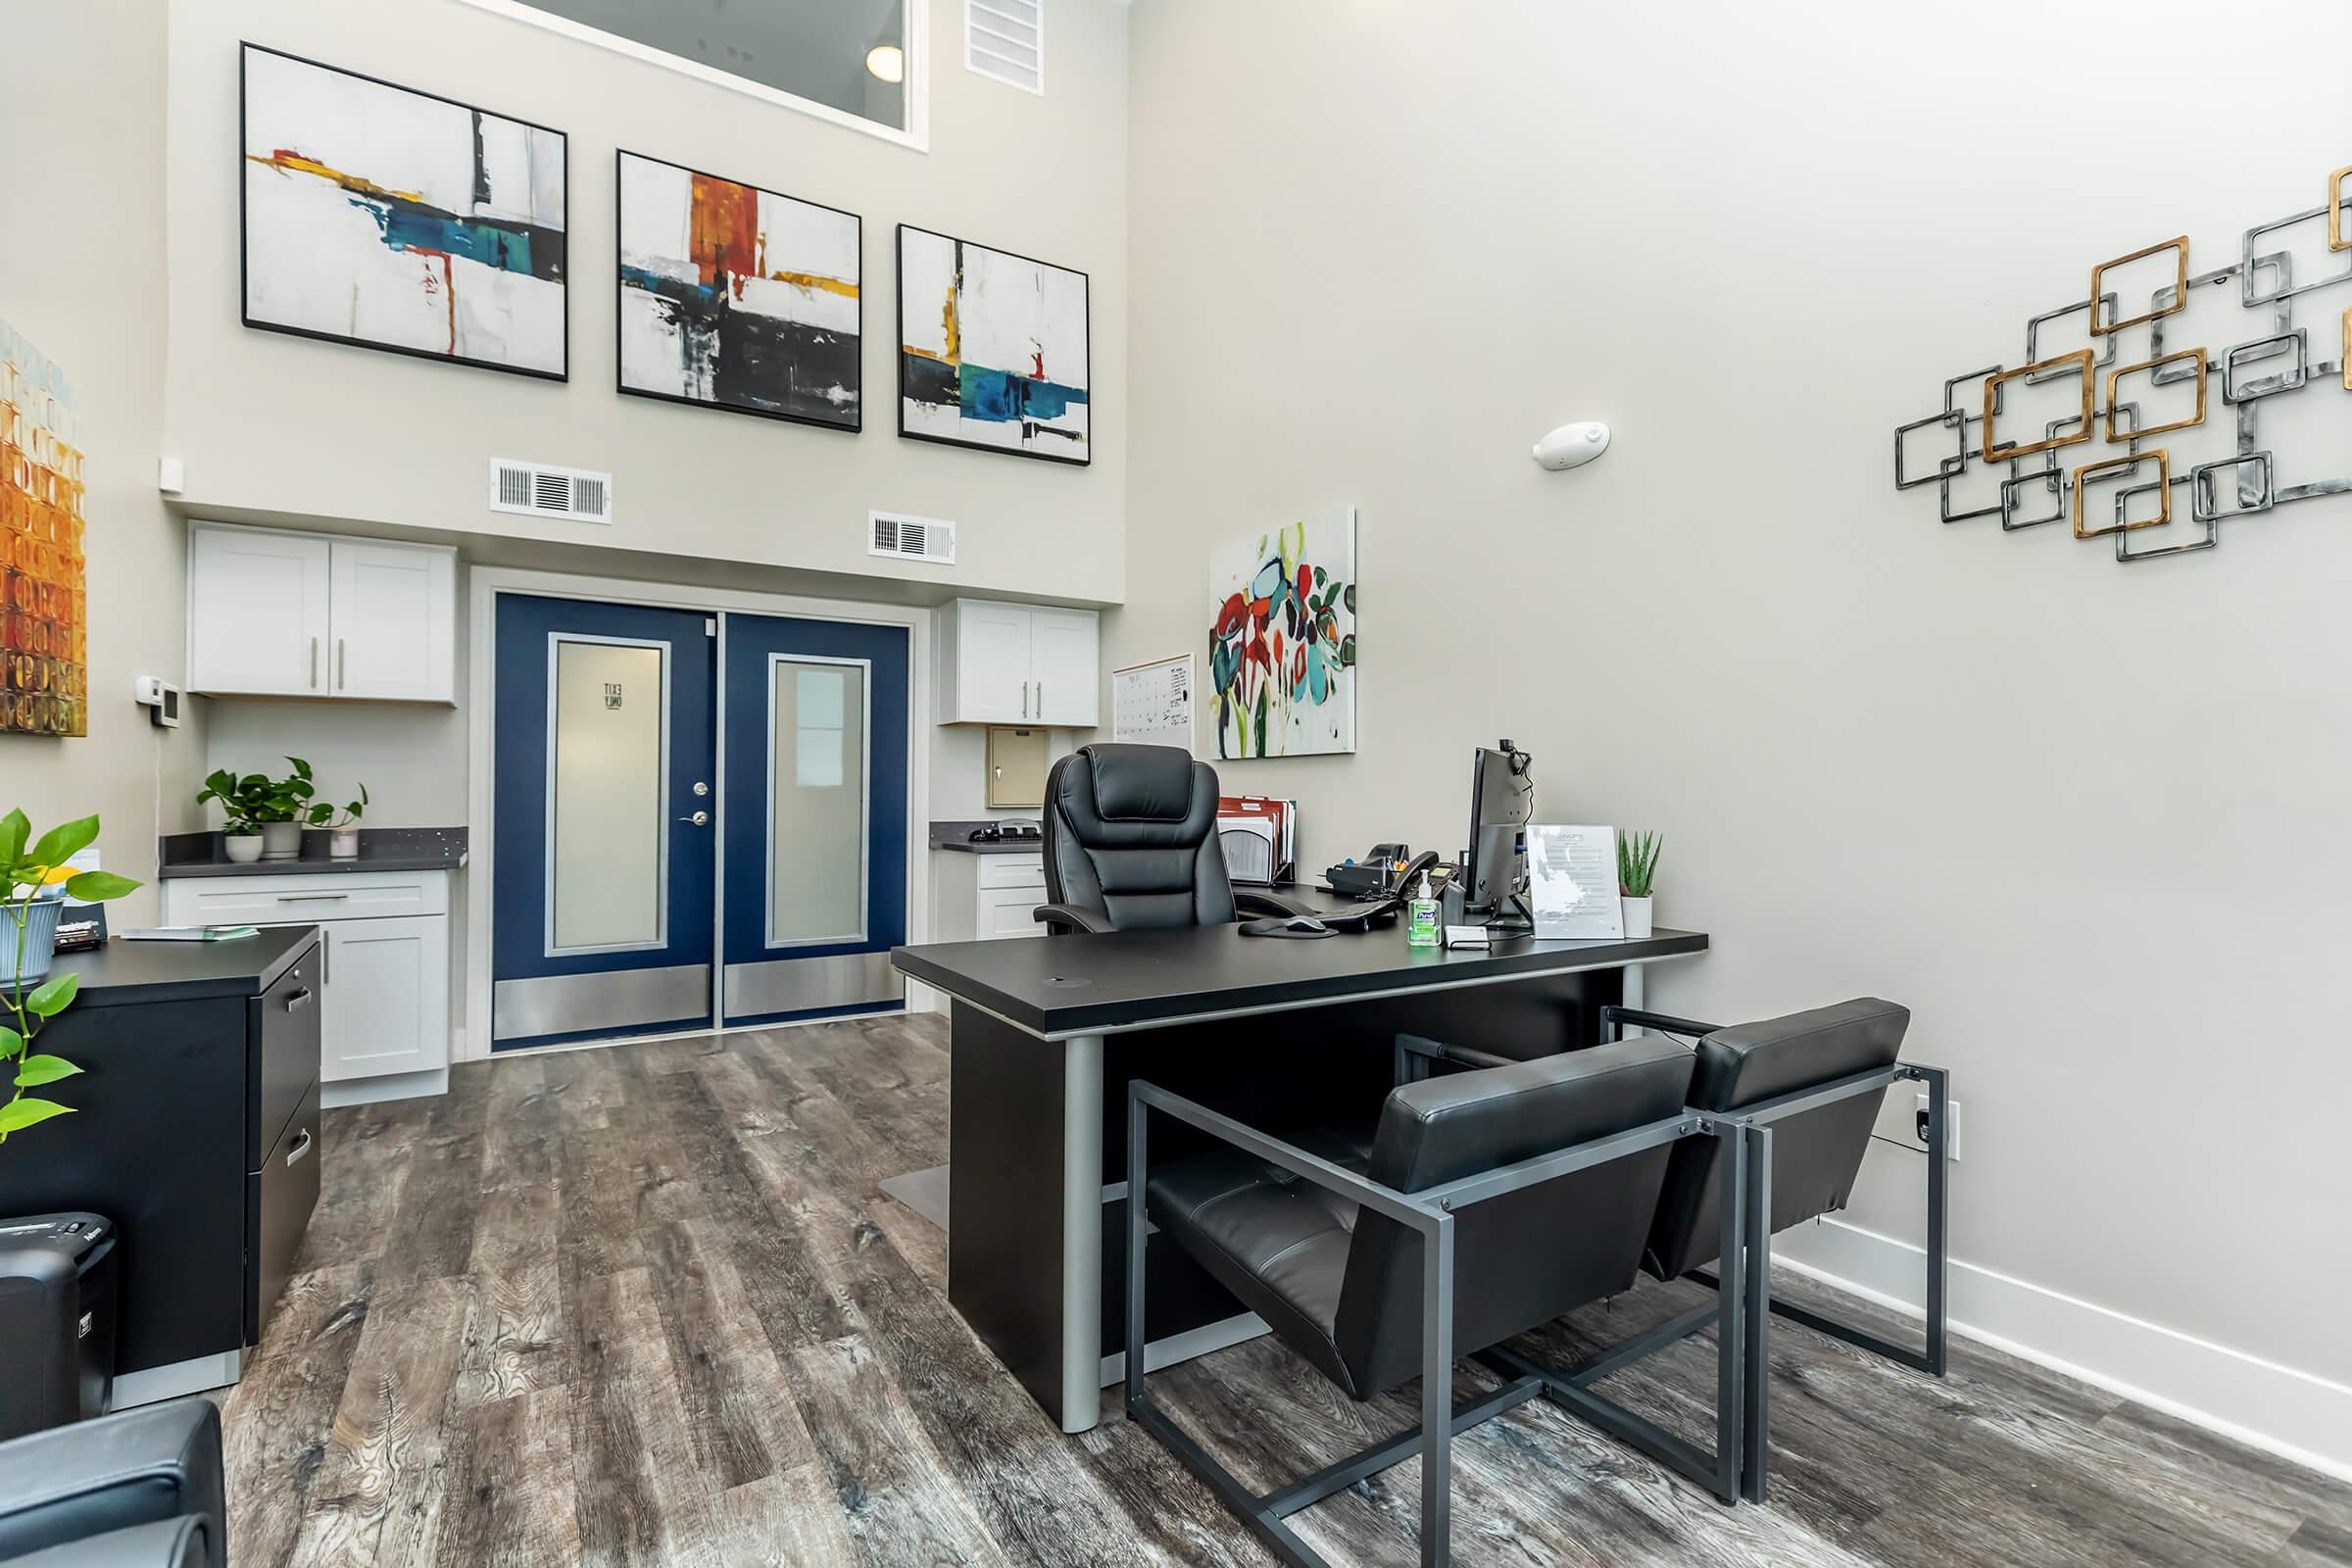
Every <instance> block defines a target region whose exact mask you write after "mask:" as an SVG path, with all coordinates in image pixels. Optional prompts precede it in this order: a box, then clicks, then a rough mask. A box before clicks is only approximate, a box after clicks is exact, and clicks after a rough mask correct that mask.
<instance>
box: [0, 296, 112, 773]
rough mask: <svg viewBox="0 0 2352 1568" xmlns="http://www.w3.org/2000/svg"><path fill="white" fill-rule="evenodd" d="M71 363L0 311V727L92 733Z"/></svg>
mask: <svg viewBox="0 0 2352 1568" xmlns="http://www.w3.org/2000/svg"><path fill="white" fill-rule="evenodd" d="M74 404H75V397H74V391H73V380H72V379H71V378H70V377H69V376H67V374H66V371H65V368H64V367H63V366H61V365H59V364H58V363H57V362H56V361H54V360H52V359H50V358H49V357H48V356H47V355H45V354H43V353H42V352H41V351H40V350H39V349H37V348H35V347H33V345H32V344H31V343H29V342H27V341H26V340H25V338H23V337H21V336H19V335H18V334H17V333H16V332H15V331H14V330H12V329H11V328H10V326H9V324H8V322H6V321H5V320H0V734H7V733H11V732H13V733H16V734H21V735H69V736H72V735H87V734H88V733H89V732H90V719H89V697H90V671H89V665H90V614H89V610H90V607H89V580H88V570H87V566H88V563H87V559H86V557H85V555H84V551H85V549H86V547H87V532H88V526H89V514H88V511H87V509H86V508H85V506H84V505H83V488H82V486H83V480H82V468H81V464H82V434H81V417H80V415H79V414H78V413H77V412H76V410H75V407H74Z"/></svg>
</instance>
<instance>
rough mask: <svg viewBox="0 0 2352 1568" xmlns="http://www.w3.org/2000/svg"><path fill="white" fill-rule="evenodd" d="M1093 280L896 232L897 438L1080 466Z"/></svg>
mask: <svg viewBox="0 0 2352 1568" xmlns="http://www.w3.org/2000/svg"><path fill="white" fill-rule="evenodd" d="M1088 333H1089V305H1088V299H1087V277H1086V274H1085V273H1084V272H1074V271H1071V270H1069V269H1068V268H1066V267H1054V266H1051V265H1049V264H1047V263H1045V262H1040V261H1034V260H1032V259H1030V258H1029V257H1026V256H1015V255H1013V254H1012V253H1011V252H1010V251H998V250H990V249H989V248H988V247H987V246H985V245H974V244H971V243H970V242H969V241H966V240H960V239H951V238H949V237H948V236H947V235H945V234H934V233H932V232H931V231H930V230H929V229H924V228H912V227H909V226H908V225H907V224H905V223H901V224H900V225H899V434H901V435H903V436H906V437H907V438H909V439H911V440H915V441H939V442H944V443H946V444H948V445H950V446H958V447H978V448H980V449H981V450H983V451H987V452H1009V453H1011V454H1013V455H1014V456H1016V457H1023V458H1043V459H1045V460H1047V461H1048V462H1052V463H1072V464H1080V465H1084V464H1086V463H1088V462H1091V461H1092V454H1091V451H1090V449H1089V446H1088V431H1089V415H1090V414H1091V413H1092V408H1091V405H1090V403H1089V400H1088V394H1087V383H1088V358H1087V356H1088V341H1087V339H1088Z"/></svg>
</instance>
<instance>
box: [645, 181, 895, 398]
mask: <svg viewBox="0 0 2352 1568" xmlns="http://www.w3.org/2000/svg"><path fill="white" fill-rule="evenodd" d="M624 158H634V159H636V160H637V161H638V162H640V163H647V164H660V165H662V167H663V168H664V169H677V170H683V171H684V172H687V173H689V174H699V175H701V176H702V177H703V178H705V179H716V180H722V181H724V182H725V183H727V184H729V185H741V186H743V187H744V188H746V189H747V190H756V191H759V192H760V193H761V194H762V195H767V196H780V197H782V198H783V199H784V200H786V201H789V202H799V203H800V204H801V205H802V206H804V207H820V208H823V209H824V210H825V211H826V212H828V213H839V214H840V215H841V216H842V217H844V218H847V219H849V220H850V221H853V222H855V223H856V224H857V225H858V357H857V362H856V363H857V366H858V417H857V419H856V420H855V421H854V422H852V423H849V424H844V423H842V422H840V421H839V420H837V419H818V418H811V417H809V416H807V415H802V414H792V413H788V412H787V411H785V410H782V409H754V408H747V407H745V406H744V405H742V404H740V403H715V402H711V401H709V400H706V399H703V398H689V397H679V396H676V395H674V394H672V393H668V392H649V391H647V390H646V389H645V388H644V387H636V386H630V385H629V384H628V383H627V382H625V381H624V380H622V379H621V375H622V368H621V342H620V302H621V299H622V297H623V295H624V293H625V291H626V289H627V287H628V285H627V284H625V283H623V282H622V281H621V276H620V266H621V253H620V236H621V229H622V226H623V223H622V219H623V214H622V212H621V193H620V171H621V160H622V159H624ZM613 390H614V391H615V392H617V393H619V394H620V395H621V396H622V397H629V398H644V399H646V400H648V401H649V402H654V403H675V404H678V405H680V406H681V407H684V408H689V409H716V410H718V411H719V412H721V413H724V414H748V415H751V416H752V417H755V418H760V419H776V420H780V421H782V422H783V423H786V424H805V425H807V426H809V428H811V429H815V430H834V431H838V432H840V433H842V434H844V435H861V434H863V433H864V431H865V217H864V215H863V214H861V213H853V212H851V211H850V210H849V209H848V208H846V207H835V206H833V205H832V204H831V203H830V202H812V201H810V200H809V198H807V197H806V196H795V195H793V194H792V193H791V192H790V191H782V190H773V189H770V188H769V187H768V186H765V185H758V184H754V183H753V182H752V181H750V180H748V179H732V178H729V177H728V176H727V175H725V174H714V173H712V172H711V171H709V170H707V169H696V168H694V167H693V166H692V165H690V164H680V163H675V162H673V161H671V160H670V159H667V158H656V157H654V156H653V155H652V154H651V153H640V152H631V151H630V150H629V149H628V148H626V147H619V148H615V149H613Z"/></svg>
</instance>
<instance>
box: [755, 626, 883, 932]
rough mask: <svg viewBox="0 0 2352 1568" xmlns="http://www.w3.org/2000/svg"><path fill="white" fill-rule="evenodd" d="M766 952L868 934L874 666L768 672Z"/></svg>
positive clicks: (780, 667)
mask: <svg viewBox="0 0 2352 1568" xmlns="http://www.w3.org/2000/svg"><path fill="white" fill-rule="evenodd" d="M769 681H770V686H769V698H768V700H769V704H770V708H769V713H770V722H769V724H768V731H767V733H768V750H769V760H768V830H767V945H768V946H769V947H771V948H773V947H786V946H791V945H794V944H799V943H811V942H856V941H862V940H863V939H864V936H865V891H866V870H867V868H866V863H865V850H866V844H865V817H866V775H867V771H868V762H869V758H868V754H867V749H866V730H867V723H868V720H867V714H866V667H865V665H863V664H862V663H828V662H819V661H804V660H794V659H777V660H776V661H775V662H774V663H773V665H772V666H771V668H770V672H769Z"/></svg>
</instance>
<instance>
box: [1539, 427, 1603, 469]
mask: <svg viewBox="0 0 2352 1568" xmlns="http://www.w3.org/2000/svg"><path fill="white" fill-rule="evenodd" d="M1608 450H1609V427H1608V426H1607V425H1605V424H1603V423H1601V422H1600V421H1599V420H1598V419H1582V420H1579V421H1578V422H1577V423H1575V424H1563V425H1561V426H1560V427H1559V428H1558V429H1557V430H1554V431H1552V432H1551V433H1550V434H1548V435H1546V436H1544V439H1543V440H1541V441H1539V442H1537V443H1536V461H1537V462H1538V463H1540V464H1542V465H1543V466H1544V467H1546V468H1551V469H1554V470H1557V469H1560V468H1576V467H1582V466H1584V465H1586V464H1588V463H1591V462H1592V461H1593V459H1594V458H1597V457H1599V456H1600V455H1601V454H1602V453H1603V452H1606V451H1608Z"/></svg>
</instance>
